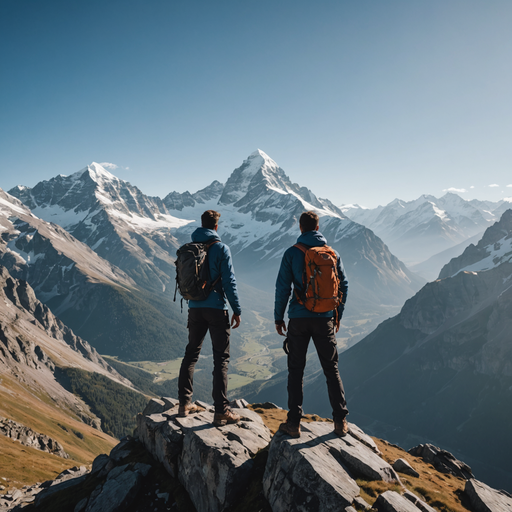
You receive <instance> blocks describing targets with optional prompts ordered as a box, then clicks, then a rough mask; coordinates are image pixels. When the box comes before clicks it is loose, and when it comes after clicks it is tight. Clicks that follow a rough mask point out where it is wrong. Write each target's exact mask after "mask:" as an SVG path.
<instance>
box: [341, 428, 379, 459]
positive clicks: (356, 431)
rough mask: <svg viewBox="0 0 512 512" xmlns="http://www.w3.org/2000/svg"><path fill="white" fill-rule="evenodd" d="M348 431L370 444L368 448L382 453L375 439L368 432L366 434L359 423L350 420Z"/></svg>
mask: <svg viewBox="0 0 512 512" xmlns="http://www.w3.org/2000/svg"><path fill="white" fill-rule="evenodd" d="M348 432H349V434H350V435H351V436H352V437H355V438H356V439H357V440H358V441H361V443H363V444H364V445H366V446H368V448H370V449H371V450H372V451H374V452H375V453H376V454H377V455H380V450H379V448H378V447H377V445H376V443H375V441H374V440H373V439H372V438H371V437H370V436H369V435H368V434H365V433H364V432H363V431H362V430H361V429H360V428H359V427H358V426H357V425H354V423H350V422H349V423H348Z"/></svg>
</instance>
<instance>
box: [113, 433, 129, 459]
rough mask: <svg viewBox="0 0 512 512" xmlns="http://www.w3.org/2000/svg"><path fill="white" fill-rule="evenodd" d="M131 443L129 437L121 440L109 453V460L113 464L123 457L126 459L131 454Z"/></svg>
mask: <svg viewBox="0 0 512 512" xmlns="http://www.w3.org/2000/svg"><path fill="white" fill-rule="evenodd" d="M131 442H132V438H130V437H124V438H123V439H121V441H120V443H119V444H116V445H115V446H114V448H112V450H111V451H110V458H111V459H112V460H113V461H115V462H119V461H121V460H123V459H124V458H125V457H128V455H130V453H131Z"/></svg>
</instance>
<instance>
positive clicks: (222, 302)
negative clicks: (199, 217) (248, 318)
mask: <svg viewBox="0 0 512 512" xmlns="http://www.w3.org/2000/svg"><path fill="white" fill-rule="evenodd" d="M212 240H218V242H217V243H216V244H213V245H212V246H211V247H210V249H209V250H208V266H209V270H210V279H211V280H212V282H213V281H215V279H217V277H219V275H220V276H221V278H220V281H219V282H218V283H217V284H216V285H215V288H214V289H213V290H212V291H211V292H210V295H208V298H207V299H206V300H189V301H188V307H189V308H214V309H228V306H227V304H226V296H227V298H228V301H229V304H230V306H231V309H232V310H233V313H234V314H235V315H240V314H241V313H242V310H241V309H240V300H239V299H238V290H237V287H236V279H235V269H234V268H233V262H232V260H231V251H230V250H229V247H228V246H227V245H226V244H223V243H222V242H221V241H220V236H219V235H218V234H217V231H215V230H213V229H206V228H197V229H196V230H195V231H194V232H193V233H192V242H200V243H206V242H210V241H212Z"/></svg>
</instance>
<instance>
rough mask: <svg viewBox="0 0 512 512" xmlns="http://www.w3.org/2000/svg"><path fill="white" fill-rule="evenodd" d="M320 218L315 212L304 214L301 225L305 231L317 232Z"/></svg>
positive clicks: (301, 217) (300, 221)
mask: <svg viewBox="0 0 512 512" xmlns="http://www.w3.org/2000/svg"><path fill="white" fill-rule="evenodd" d="M319 220H320V218H319V217H318V215H317V214H316V213H315V212H303V213H302V215H301V216H300V220H299V225H300V227H301V228H302V230H303V231H315V229H316V228H317V226H318V221H319Z"/></svg>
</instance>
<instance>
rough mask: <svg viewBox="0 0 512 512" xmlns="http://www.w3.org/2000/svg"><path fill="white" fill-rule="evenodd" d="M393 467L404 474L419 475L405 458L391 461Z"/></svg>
mask: <svg viewBox="0 0 512 512" xmlns="http://www.w3.org/2000/svg"><path fill="white" fill-rule="evenodd" d="M393 469H394V470H395V471H398V472H399V473H403V474H404V475H409V476H414V477H416V478H418V477H419V476H420V474H419V473H418V472H417V471H416V470H415V469H414V468H413V467H412V466H411V465H410V464H409V463H408V462H407V461H406V460H405V459H396V460H395V462H393Z"/></svg>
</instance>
